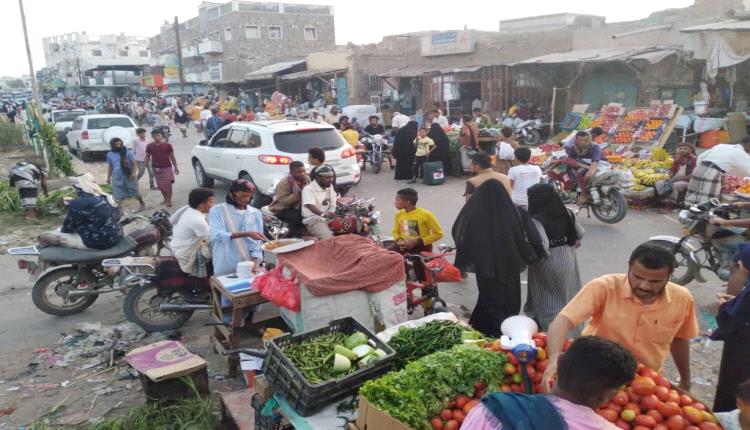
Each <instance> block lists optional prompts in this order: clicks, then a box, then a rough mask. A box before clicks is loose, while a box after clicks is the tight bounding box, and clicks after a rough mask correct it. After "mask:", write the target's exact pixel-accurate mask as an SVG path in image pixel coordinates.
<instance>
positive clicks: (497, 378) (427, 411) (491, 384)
mask: <svg viewBox="0 0 750 430" xmlns="http://www.w3.org/2000/svg"><path fill="white" fill-rule="evenodd" d="M459 336H460V335H459ZM506 361H507V357H506V355H505V354H502V353H498V352H493V351H488V350H485V349H482V348H476V347H465V346H463V345H458V346H455V347H453V348H452V349H450V350H447V351H439V352H436V353H434V354H431V355H428V356H426V357H422V358H420V359H419V360H417V361H414V362H411V363H409V364H408V365H407V366H406V367H405V368H404V369H403V370H401V371H398V372H391V373H388V374H386V375H385V376H383V377H382V378H379V379H376V380H372V381H368V382H367V383H365V385H363V386H362V388H360V390H359V394H360V395H361V396H362V397H364V398H366V399H367V400H368V401H369V402H370V403H372V404H374V405H375V406H377V407H378V408H379V409H380V410H382V411H383V412H386V413H387V414H389V415H390V416H392V417H393V418H396V419H397V420H399V421H401V422H402V423H404V424H406V425H407V426H409V427H411V428H413V429H415V430H429V429H431V426H430V423H429V419H430V418H431V417H433V416H435V414H437V413H438V412H439V411H440V410H441V409H442V408H443V406H444V405H445V402H447V401H449V400H451V399H453V398H455V397H456V396H457V395H458V394H466V395H472V394H473V393H474V384H475V383H477V382H479V381H482V382H484V383H485V387H486V388H485V390H486V393H493V392H496V391H498V389H499V384H500V382H501V379H502V377H503V375H504V374H503V372H502V370H501V369H502V366H504V365H505V363H506Z"/></svg>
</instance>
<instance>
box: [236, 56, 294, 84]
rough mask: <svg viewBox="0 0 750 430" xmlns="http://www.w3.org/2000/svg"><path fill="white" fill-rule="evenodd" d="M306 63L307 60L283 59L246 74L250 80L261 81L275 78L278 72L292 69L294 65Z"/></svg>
mask: <svg viewBox="0 0 750 430" xmlns="http://www.w3.org/2000/svg"><path fill="white" fill-rule="evenodd" d="M303 63H305V60H293V61H282V62H280V63H274V64H269V65H267V66H264V67H261V68H260V69H258V70H255V71H253V72H250V73H246V74H245V79H246V80H248V81H260V80H263V79H273V78H274V77H275V76H274V75H276V74H277V73H279V72H283V71H284V70H287V69H291V68H292V67H294V66H298V65H300V64H303Z"/></svg>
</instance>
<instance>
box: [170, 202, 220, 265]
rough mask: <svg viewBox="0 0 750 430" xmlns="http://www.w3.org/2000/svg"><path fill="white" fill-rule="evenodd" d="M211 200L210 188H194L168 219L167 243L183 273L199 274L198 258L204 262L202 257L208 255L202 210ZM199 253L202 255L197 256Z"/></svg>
mask: <svg viewBox="0 0 750 430" xmlns="http://www.w3.org/2000/svg"><path fill="white" fill-rule="evenodd" d="M215 202H216V197H215V196H214V192H213V190H210V189H208V188H195V189H193V190H192V191H190V194H189V196H188V206H186V207H184V208H182V209H179V210H178V211H177V212H175V214H174V215H173V216H172V219H171V220H170V221H172V222H173V224H174V229H173V230H172V242H171V243H170V247H171V248H172V252H173V253H174V255H175V257H177V262H178V263H179V264H180V269H182V271H183V272H185V273H187V274H190V275H198V274H200V273H201V272H200V271H199V270H196V265H200V264H201V263H200V260H202V261H203V265H204V266H205V261H206V260H207V259H209V258H210V257H211V253H210V249H211V248H210V246H209V244H208V240H209V234H210V229H209V226H208V220H207V219H206V214H207V213H208V211H209V210H210V209H211V207H213V205H214V203H215ZM199 253H200V254H201V255H202V258H198V254H199ZM204 269H205V267H204ZM204 276H205V275H204Z"/></svg>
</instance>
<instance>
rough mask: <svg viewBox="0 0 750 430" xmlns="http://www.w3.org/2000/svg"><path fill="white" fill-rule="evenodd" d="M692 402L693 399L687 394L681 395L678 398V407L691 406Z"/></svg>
mask: <svg viewBox="0 0 750 430" xmlns="http://www.w3.org/2000/svg"><path fill="white" fill-rule="evenodd" d="M693 402H694V400H693V398H692V397H690V396H688V395H687V394H683V395H681V396H680V406H688V405H692V404H693Z"/></svg>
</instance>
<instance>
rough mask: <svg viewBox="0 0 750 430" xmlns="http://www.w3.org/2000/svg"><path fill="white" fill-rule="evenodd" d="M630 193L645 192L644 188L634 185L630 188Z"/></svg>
mask: <svg viewBox="0 0 750 430" xmlns="http://www.w3.org/2000/svg"><path fill="white" fill-rule="evenodd" d="M630 191H634V192H639V191H646V186H645V185H641V184H635V185H633V186H632V187H630Z"/></svg>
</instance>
